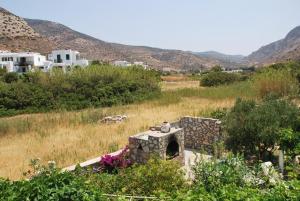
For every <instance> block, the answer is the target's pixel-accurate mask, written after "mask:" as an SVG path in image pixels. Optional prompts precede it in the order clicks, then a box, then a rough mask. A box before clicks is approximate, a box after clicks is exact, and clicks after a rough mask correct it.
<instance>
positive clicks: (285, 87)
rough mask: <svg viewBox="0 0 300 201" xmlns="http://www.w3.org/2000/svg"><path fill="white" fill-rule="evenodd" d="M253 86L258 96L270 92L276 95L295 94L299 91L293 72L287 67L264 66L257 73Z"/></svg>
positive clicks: (263, 95)
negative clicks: (264, 67)
mask: <svg viewBox="0 0 300 201" xmlns="http://www.w3.org/2000/svg"><path fill="white" fill-rule="evenodd" d="M253 81H254V87H255V89H256V90H257V91H258V94H259V95H260V97H266V96H268V95H270V94H274V95H276V96H295V95H296V94H297V93H298V91H299V83H298V81H297V78H296V77H295V75H294V74H293V72H292V71H291V70H289V69H287V68H279V69H274V68H266V69H264V70H262V71H261V72H260V73H257V74H256V75H255V76H254V78H253Z"/></svg>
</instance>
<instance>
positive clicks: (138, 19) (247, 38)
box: [0, 0, 300, 55]
mask: <svg viewBox="0 0 300 201" xmlns="http://www.w3.org/2000/svg"><path fill="white" fill-rule="evenodd" d="M0 6H1V7H4V8H6V9H8V10H10V11H11V12H13V13H15V14H16V15H19V16H21V17H27V18H33V19H45V20H51V21H56V22H60V23H62V24H64V25H67V26H69V27H71V28H72V29H75V30H77V31H80V32H83V33H86V34H89V35H91V36H94V37H96V38H99V39H102V40H105V41H109V42H118V43H123V44H130V45H147V46H152V47H161V48H169V49H181V50H191V51H208V50H216V51H220V52H223V53H228V54H244V55H247V54H249V53H251V52H252V51H255V50H256V49H258V48H259V47H261V46H262V45H266V44H268V43H270V42H273V41H275V40H278V39H281V38H283V37H284V36H285V35H286V34H287V33H288V32H289V31H290V30H291V29H293V28H294V27H296V26H298V25H300V12H299V8H300V0H84V1H82V0H76V1H75V0H1V1H0Z"/></svg>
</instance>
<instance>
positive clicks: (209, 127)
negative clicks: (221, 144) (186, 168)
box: [179, 116, 221, 153]
mask: <svg viewBox="0 0 300 201" xmlns="http://www.w3.org/2000/svg"><path fill="white" fill-rule="evenodd" d="M179 126H180V127H181V128H183V131H184V146H185V148H187V149H195V150H205V151H207V152H208V153H212V151H213V144H214V143H216V142H217V141H219V140H220V139H221V121H219V120H218V119H211V118H201V117H189V116H187V117H183V118H181V119H180V121H179Z"/></svg>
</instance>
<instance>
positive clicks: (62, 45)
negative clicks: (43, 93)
mask: <svg viewBox="0 0 300 201" xmlns="http://www.w3.org/2000/svg"><path fill="white" fill-rule="evenodd" d="M0 17H1V18H0V50H10V51H36V52H40V53H42V54H48V53H50V52H51V50H53V49H73V50H78V51H80V52H81V54H82V55H83V56H84V57H85V58H87V59H90V60H102V61H109V62H112V61H114V60H127V61H130V62H134V61H143V62H145V63H146V64H148V65H149V66H151V67H153V68H157V69H163V68H171V69H174V70H191V69H199V68H209V67H211V66H214V65H217V64H220V62H219V61H218V60H216V59H211V58H205V57H202V56H199V55H195V54H192V53H190V52H185V51H180V50H166V49H159V48H152V47H145V46H130V45H122V44H115V43H109V42H105V41H102V40H99V39H97V38H94V37H91V36H89V35H86V34H83V33H80V32H77V31H75V30H72V29H70V28H69V27H66V26H64V25H62V24H59V23H56V22H51V21H45V20H35V19H23V18H21V17H18V16H16V15H14V14H12V13H10V12H9V11H7V10H5V9H3V8H0Z"/></svg>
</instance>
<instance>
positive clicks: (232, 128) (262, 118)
mask: <svg viewBox="0 0 300 201" xmlns="http://www.w3.org/2000/svg"><path fill="white" fill-rule="evenodd" d="M298 116H299V109H298V108H297V107H296V106H295V105H294V104H292V103H290V102H288V101H285V100H279V99H274V98H270V99H266V100H264V101H263V102H262V103H261V104H257V103H256V102H255V101H249V100H241V99H238V100H237V102H236V104H235V106H234V107H233V108H232V110H231V111H230V112H229V114H228V115H227V119H226V131H227V134H228V138H227V140H226V145H227V147H228V149H230V150H232V151H233V152H234V153H239V152H240V153H243V154H244V155H246V156H251V155H256V156H257V157H258V159H262V160H270V159H271V157H272V156H273V152H274V151H275V148H276V146H279V145H281V144H282V142H281V139H282V138H281V135H282V134H281V132H282V129H284V128H291V129H292V130H293V131H296V130H297V129H298V128H297V127H298V125H299V122H298Z"/></svg>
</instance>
